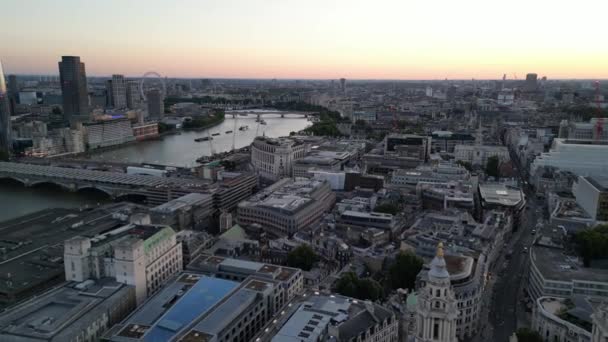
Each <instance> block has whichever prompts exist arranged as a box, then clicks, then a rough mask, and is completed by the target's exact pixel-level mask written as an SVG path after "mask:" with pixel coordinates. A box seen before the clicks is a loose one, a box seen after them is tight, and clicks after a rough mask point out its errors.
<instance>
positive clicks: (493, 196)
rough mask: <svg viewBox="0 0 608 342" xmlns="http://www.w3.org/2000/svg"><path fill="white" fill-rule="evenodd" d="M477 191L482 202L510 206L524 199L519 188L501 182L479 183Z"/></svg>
mask: <svg viewBox="0 0 608 342" xmlns="http://www.w3.org/2000/svg"><path fill="white" fill-rule="evenodd" d="M479 193H480V195H481V198H482V200H483V202H484V203H487V204H493V205H501V206H509V207H511V206H516V205H518V204H520V203H521V202H522V201H523V200H524V197H523V194H522V191H521V189H519V188H515V187H512V186H508V185H505V184H501V183H483V184H479Z"/></svg>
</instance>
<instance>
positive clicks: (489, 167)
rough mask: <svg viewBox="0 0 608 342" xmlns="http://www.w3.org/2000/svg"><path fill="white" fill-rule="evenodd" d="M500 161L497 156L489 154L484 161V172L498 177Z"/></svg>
mask: <svg viewBox="0 0 608 342" xmlns="http://www.w3.org/2000/svg"><path fill="white" fill-rule="evenodd" d="M499 166H500V161H499V160H498V157H497V156H491V157H490V158H488V161H487V163H486V174H487V175H488V176H490V177H495V178H498V177H500V170H499V168H498V167H499Z"/></svg>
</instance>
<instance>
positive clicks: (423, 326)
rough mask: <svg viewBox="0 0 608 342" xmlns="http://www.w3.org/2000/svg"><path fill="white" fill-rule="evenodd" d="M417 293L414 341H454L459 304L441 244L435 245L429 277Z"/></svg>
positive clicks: (455, 339)
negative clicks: (435, 253)
mask: <svg viewBox="0 0 608 342" xmlns="http://www.w3.org/2000/svg"><path fill="white" fill-rule="evenodd" d="M419 293H420V295H419V296H418V301H417V305H418V310H417V312H418V316H417V318H416V321H417V324H416V336H415V341H416V342H431V341H435V342H456V341H458V339H457V338H456V319H457V317H458V308H457V306H456V298H455V296H454V290H453V289H452V285H451V283H450V273H448V270H447V266H446V262H445V259H444V258H443V244H442V243H439V246H437V255H436V256H435V258H434V259H433V261H432V262H431V269H430V270H429V278H428V281H427V282H426V284H425V286H424V288H422V289H421V290H420V292H419Z"/></svg>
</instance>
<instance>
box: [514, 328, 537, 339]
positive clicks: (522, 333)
mask: <svg viewBox="0 0 608 342" xmlns="http://www.w3.org/2000/svg"><path fill="white" fill-rule="evenodd" d="M516 334H517V341H518V342H543V337H542V336H541V335H540V334H539V333H537V332H536V331H534V330H532V329H529V328H521V329H518V330H517V332H516Z"/></svg>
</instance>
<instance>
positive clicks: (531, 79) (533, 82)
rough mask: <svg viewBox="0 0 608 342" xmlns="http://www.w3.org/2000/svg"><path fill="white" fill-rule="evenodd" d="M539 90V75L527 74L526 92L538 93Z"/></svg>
mask: <svg viewBox="0 0 608 342" xmlns="http://www.w3.org/2000/svg"><path fill="white" fill-rule="evenodd" d="M537 89H538V75H537V74H527V75H526V83H525V84H524V90H525V91H528V92H532V91H536V90H537Z"/></svg>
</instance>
